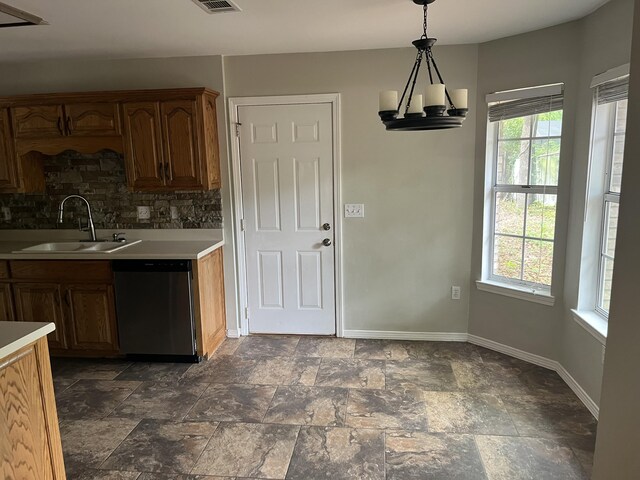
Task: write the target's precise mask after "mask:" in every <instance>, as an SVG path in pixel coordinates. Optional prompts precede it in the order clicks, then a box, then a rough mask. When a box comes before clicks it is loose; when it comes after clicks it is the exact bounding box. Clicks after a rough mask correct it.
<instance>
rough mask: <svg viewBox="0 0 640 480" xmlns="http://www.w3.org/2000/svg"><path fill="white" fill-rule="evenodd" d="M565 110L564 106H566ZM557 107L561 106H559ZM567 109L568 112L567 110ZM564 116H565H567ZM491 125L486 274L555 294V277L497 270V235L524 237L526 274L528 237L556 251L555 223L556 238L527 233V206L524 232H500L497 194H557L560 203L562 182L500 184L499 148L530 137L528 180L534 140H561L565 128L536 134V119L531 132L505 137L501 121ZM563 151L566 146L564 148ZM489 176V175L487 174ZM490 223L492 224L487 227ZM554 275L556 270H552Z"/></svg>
mask: <svg viewBox="0 0 640 480" xmlns="http://www.w3.org/2000/svg"><path fill="white" fill-rule="evenodd" d="M563 110H564V109H563ZM556 111H557V110H556ZM563 113H564V112H563ZM535 115H537V114H531V115H526V116H523V117H518V118H526V117H534V116H535ZM563 118H564V117H563ZM488 123H489V126H490V128H489V129H488V132H489V135H488V139H490V141H491V146H489V145H487V160H488V161H489V162H490V165H491V167H490V168H491V176H490V178H491V180H490V187H491V188H490V199H489V202H490V225H485V230H488V237H489V238H488V242H489V245H488V246H489V248H488V251H487V257H488V259H487V260H488V261H487V262H486V263H485V265H486V267H488V268H487V269H486V271H485V269H483V271H484V272H485V274H484V275H483V277H484V278H485V280H488V281H489V282H494V283H496V284H500V285H501V286H504V287H507V288H508V287H515V288H517V289H523V290H527V291H530V292H531V293H533V294H542V295H547V296H550V295H551V287H552V285H553V280H552V282H551V285H545V284H541V283H537V282H529V281H527V280H521V279H514V278H509V277H505V276H502V275H498V274H496V273H495V270H494V269H495V243H496V242H495V240H496V237H498V236H500V237H508V238H517V239H521V240H522V243H523V245H522V255H521V262H520V272H521V274H520V276H521V277H522V276H524V275H523V272H524V267H525V262H524V258H525V253H526V252H525V242H526V241H527V240H532V241H541V242H548V243H551V244H552V245H553V247H554V250H553V252H554V253H553V255H554V257H555V243H556V238H555V225H554V238H553V239H547V238H538V237H530V236H528V235H527V216H528V215H527V212H526V208H525V214H524V219H523V222H524V223H523V230H522V235H513V234H502V233H496V221H497V218H496V215H497V195H498V193H516V194H532V195H536V194H537V195H555V197H556V205H557V199H558V185H531V184H530V183H528V184H527V185H510V184H499V183H498V152H499V144H500V141H504V140H509V141H513V140H515V141H527V142H528V143H529V158H528V168H527V182H530V181H531V164H532V158H531V155H532V144H533V142H534V140H541V139H544V140H559V141H560V143H562V132H561V133H560V135H548V136H546V137H535V136H533V133H534V132H533V125H534V122H530V127H529V136H528V137H522V138H509V139H501V138H500V122H488ZM560 151H561V152H562V149H561V150H560ZM487 177H489V175H487ZM487 227H488V228H487ZM552 275H553V271H552Z"/></svg>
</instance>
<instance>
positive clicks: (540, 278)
mask: <svg viewBox="0 0 640 480" xmlns="http://www.w3.org/2000/svg"><path fill="white" fill-rule="evenodd" d="M544 92H550V94H546V95H544V94H543V93H544ZM504 93H505V94H507V95H509V96H511V98H509V99H507V100H501V101H498V102H493V103H490V105H489V128H488V137H487V182H486V186H487V189H486V190H487V196H486V203H487V205H485V229H484V230H485V252H484V257H485V260H484V268H483V280H488V281H490V282H492V283H497V284H499V285H503V286H506V287H511V288H517V289H520V290H525V291H528V292H530V293H534V294H538V295H550V289H551V280H552V276H553V252H554V239H555V225H556V205H557V197H558V172H559V165H560V147H561V137H562V117H563V111H562V103H563V102H562V86H561V85H555V86H549V87H539V88H535V89H528V90H520V91H513V92H504ZM494 95H497V96H499V95H502V94H494Z"/></svg>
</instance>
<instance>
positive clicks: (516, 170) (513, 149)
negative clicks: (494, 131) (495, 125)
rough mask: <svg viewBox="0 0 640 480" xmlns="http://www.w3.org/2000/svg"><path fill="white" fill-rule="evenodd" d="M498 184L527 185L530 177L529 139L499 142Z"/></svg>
mask: <svg viewBox="0 0 640 480" xmlns="http://www.w3.org/2000/svg"><path fill="white" fill-rule="evenodd" d="M497 167H498V172H497V173H498V175H497V177H496V178H497V183H498V185H527V183H528V177H529V141H528V140H501V141H499V142H498V166H497Z"/></svg>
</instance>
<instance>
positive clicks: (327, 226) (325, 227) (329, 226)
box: [322, 223, 331, 230]
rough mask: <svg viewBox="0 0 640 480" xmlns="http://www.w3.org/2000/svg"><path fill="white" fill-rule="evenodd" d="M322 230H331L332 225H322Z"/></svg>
mask: <svg viewBox="0 0 640 480" xmlns="http://www.w3.org/2000/svg"><path fill="white" fill-rule="evenodd" d="M322 229H323V230H331V224H330V223H325V224H324V225H322Z"/></svg>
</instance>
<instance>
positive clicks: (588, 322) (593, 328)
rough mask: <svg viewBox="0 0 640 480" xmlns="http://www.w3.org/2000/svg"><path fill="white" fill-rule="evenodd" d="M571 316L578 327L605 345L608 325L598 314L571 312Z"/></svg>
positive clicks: (582, 311)
mask: <svg viewBox="0 0 640 480" xmlns="http://www.w3.org/2000/svg"><path fill="white" fill-rule="evenodd" d="M571 314H572V315H573V319H574V320H575V321H576V323H577V324H578V325H580V326H581V327H582V328H584V329H585V330H586V331H587V332H589V333H590V334H591V335H593V337H594V338H595V339H596V340H598V341H599V342H600V343H601V344H602V345H606V343H607V331H608V329H609V323H608V322H607V321H606V320H605V319H604V318H603V317H602V316H601V315H600V314H598V313H596V312H594V311H588V310H571Z"/></svg>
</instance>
